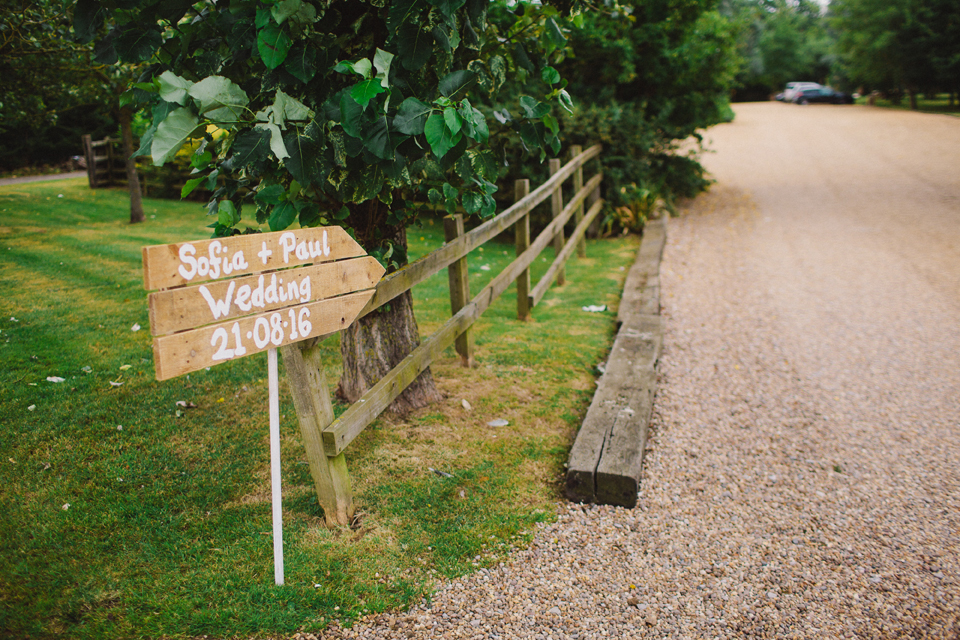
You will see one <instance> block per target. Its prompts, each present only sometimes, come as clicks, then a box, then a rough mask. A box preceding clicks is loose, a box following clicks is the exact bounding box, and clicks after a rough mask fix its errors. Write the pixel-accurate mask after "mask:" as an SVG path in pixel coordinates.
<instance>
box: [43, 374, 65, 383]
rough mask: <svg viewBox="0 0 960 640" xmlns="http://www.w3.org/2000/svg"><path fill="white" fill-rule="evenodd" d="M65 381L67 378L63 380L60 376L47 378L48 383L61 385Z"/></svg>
mask: <svg viewBox="0 0 960 640" xmlns="http://www.w3.org/2000/svg"><path fill="white" fill-rule="evenodd" d="M64 379H65V378H61V377H60V376H47V382H54V383H59V382H63V381H64Z"/></svg>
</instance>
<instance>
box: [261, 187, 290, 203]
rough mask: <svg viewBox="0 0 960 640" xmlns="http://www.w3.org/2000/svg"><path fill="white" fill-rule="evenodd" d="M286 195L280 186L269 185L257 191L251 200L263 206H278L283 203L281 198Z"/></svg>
mask: <svg viewBox="0 0 960 640" xmlns="http://www.w3.org/2000/svg"><path fill="white" fill-rule="evenodd" d="M286 193H287V191H286V189H284V188H283V185H282V184H271V185H267V186H265V187H263V188H261V189H260V190H259V191H257V193H256V195H255V196H253V198H254V200H257V201H258V202H263V203H265V204H280V203H281V202H283V197H284V196H285V195H286Z"/></svg>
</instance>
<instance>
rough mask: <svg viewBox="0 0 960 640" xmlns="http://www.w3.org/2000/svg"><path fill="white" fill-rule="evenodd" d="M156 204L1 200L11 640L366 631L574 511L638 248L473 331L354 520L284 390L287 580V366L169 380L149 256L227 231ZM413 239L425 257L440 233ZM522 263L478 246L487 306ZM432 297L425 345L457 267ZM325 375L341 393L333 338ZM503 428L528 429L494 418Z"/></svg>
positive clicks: (585, 266)
mask: <svg viewBox="0 0 960 640" xmlns="http://www.w3.org/2000/svg"><path fill="white" fill-rule="evenodd" d="M145 208H146V213H147V221H146V222H145V223H143V224H139V225H135V226H131V225H129V224H127V222H126V220H128V219H129V213H128V204H127V201H126V199H125V194H124V192H123V191H119V190H104V191H91V190H90V189H88V188H87V187H86V181H85V180H83V179H80V180H69V181H54V182H40V183H32V184H28V185H19V186H5V187H0V288H2V291H3V292H4V293H3V298H2V300H3V302H2V309H0V359H2V363H3V366H2V369H0V389H2V394H0V424H2V428H0V447H2V458H0V511H2V517H0V553H2V556H3V558H4V561H3V563H2V568H0V630H3V632H4V633H2V634H0V635H3V636H4V637H69V638H106V637H109V638H119V637H191V636H203V635H204V634H211V635H217V636H231V637H234V636H243V637H260V636H267V635H283V634H292V633H294V632H297V631H316V630H319V629H322V628H323V627H324V626H325V625H326V624H328V623H329V622H330V621H331V620H340V621H341V622H342V623H344V624H350V622H351V621H352V620H355V619H357V618H358V617H361V616H363V615H364V614H365V613H367V612H378V611H383V610H386V609H391V608H399V607H404V606H407V605H409V604H410V603H412V602H413V601H415V600H416V599H417V598H418V597H420V596H422V595H423V594H426V593H429V591H430V590H431V589H432V588H433V586H434V585H435V584H436V582H437V581H438V580H440V579H443V578H449V577H453V576H458V575H462V574H464V573H467V572H469V571H472V570H474V569H475V567H477V566H487V565H490V564H492V563H494V562H497V561H498V560H499V559H501V558H503V556H504V554H505V553H506V552H507V551H508V550H509V549H510V548H511V547H513V546H515V545H517V544H523V542H524V540H526V539H528V536H529V535H530V532H531V530H532V527H533V525H534V524H535V523H536V522H538V521H543V520H548V519H551V518H552V517H553V514H554V507H553V504H554V502H555V501H556V500H558V499H559V497H560V493H559V480H560V478H561V477H562V473H563V464H564V462H565V461H566V457H567V454H568V452H569V447H570V445H571V443H572V440H573V437H574V435H575V433H576V430H577V428H578V426H579V424H580V421H581V419H582V417H583V415H584V414H585V412H586V408H587V406H588V405H589V402H590V399H591V397H592V393H593V390H594V388H595V382H594V380H595V366H596V365H597V363H599V362H600V361H602V360H603V359H604V358H605V357H606V353H607V351H608V350H609V348H610V344H611V342H612V339H613V332H614V323H615V313H614V311H608V312H605V313H585V312H583V311H581V306H584V305H588V304H607V305H610V306H612V307H613V309H614V310H615V309H616V304H617V301H618V299H619V293H620V289H621V287H622V283H623V279H624V276H625V274H626V271H625V269H624V268H625V267H629V265H630V264H631V263H632V261H633V257H634V255H635V253H636V248H637V242H638V240H637V238H635V237H625V238H618V239H612V240H603V241H595V242H590V243H589V244H588V256H589V258H588V259H585V260H576V259H574V260H573V261H572V262H571V263H570V264H569V265H568V268H567V273H568V283H567V284H566V285H565V286H564V287H561V288H555V289H553V290H552V292H551V293H549V294H548V295H547V297H546V298H545V299H544V300H543V302H542V303H541V305H540V306H539V307H538V308H537V309H536V310H535V311H534V320H533V321H532V322H528V323H521V322H518V321H517V320H516V302H515V296H514V293H515V292H514V291H512V290H511V291H508V292H507V293H506V294H505V295H504V297H503V298H501V299H500V300H499V301H498V302H497V303H495V304H494V305H493V306H492V307H491V308H490V309H489V310H488V312H487V313H486V314H485V315H484V317H483V318H482V319H481V320H480V321H479V322H478V324H477V325H475V329H474V335H475V340H476V346H477V353H476V355H477V359H478V361H479V365H480V366H478V367H477V368H475V369H469V370H466V369H462V368H460V367H459V366H457V362H458V361H457V358H456V357H455V354H454V353H453V352H452V350H450V351H448V353H447V355H446V356H445V358H444V359H443V360H442V361H441V362H439V363H437V364H436V365H435V366H434V367H433V372H434V376H435V378H436V380H437V383H438V385H439V387H440V389H441V390H442V392H443V393H444V395H445V400H444V401H442V402H441V403H438V404H437V405H435V406H432V407H429V408H427V409H425V410H423V411H421V412H419V413H418V414H416V415H413V416H410V417H407V418H405V419H398V418H395V417H393V418H391V417H389V416H385V417H383V418H381V419H380V420H379V421H377V422H376V423H375V424H374V425H372V426H371V427H369V428H368V429H367V430H366V431H365V432H364V434H363V435H361V436H360V437H359V438H358V439H357V441H356V442H355V443H354V444H353V445H352V446H351V447H350V448H349V449H348V450H347V463H348V466H349V468H350V473H351V477H352V480H353V485H354V490H355V494H356V502H357V504H358V506H359V511H360V517H359V519H358V522H357V524H356V526H355V527H353V528H343V529H334V530H330V529H327V528H326V527H324V525H323V517H322V511H321V509H320V507H319V505H318V504H317V500H316V496H315V494H314V493H313V483H312V480H311V478H310V474H309V469H308V467H307V463H306V456H305V454H304V451H303V447H302V444H301V441H300V435H299V429H298V427H297V422H296V416H295V414H294V410H293V403H292V401H291V399H290V396H289V393H288V392H287V389H286V386H285V384H282V385H281V414H282V418H281V423H282V424H281V437H282V444H281V448H282V459H283V468H282V473H283V485H284V503H283V507H284V527H285V528H284V544H285V564H286V584H285V586H283V587H277V586H275V585H274V583H273V560H272V558H273V556H272V546H271V544H272V543H271V535H270V531H271V524H270V486H269V450H268V448H269V442H268V417H267V389H266V377H267V373H266V356H265V354H259V355H256V356H252V357H250V358H246V359H242V360H239V361H233V362H228V363H225V364H223V365H220V366H217V367H214V368H212V369H210V370H206V371H198V372H195V373H193V374H190V375H188V376H183V377H180V378H177V379H174V380H170V381H166V382H163V383H159V382H156V381H155V380H154V375H153V359H152V357H153V356H152V347H151V337H150V331H149V321H148V316H147V305H146V292H145V291H144V290H143V286H142V275H141V258H140V256H141V253H140V250H141V247H142V246H145V245H149V244H161V243H169V242H175V241H182V240H189V239H200V238H205V237H208V235H209V232H208V230H207V229H206V228H205V225H206V224H208V222H209V219H207V218H205V217H204V216H203V215H202V210H201V207H200V206H199V205H197V204H196V203H181V202H170V201H156V200H147V201H146V203H145ZM409 237H410V244H411V251H412V254H413V255H414V256H418V255H423V254H424V253H427V252H429V251H430V250H432V249H434V248H436V247H437V246H439V245H440V244H441V243H442V224H441V223H440V221H439V220H435V221H431V220H428V221H426V222H425V223H424V225H423V226H422V227H421V228H419V229H418V228H413V229H411V230H410V232H409ZM512 255H513V246H512V244H497V243H490V244H488V245H486V246H485V247H484V248H483V250H478V251H475V252H474V253H473V254H472V255H471V256H470V258H469V261H470V267H471V274H472V275H471V276H470V283H471V288H472V290H473V291H474V292H477V291H479V290H480V288H481V287H482V286H483V285H484V284H486V282H488V281H489V280H490V279H491V278H492V277H493V276H494V275H496V274H497V273H498V272H499V271H500V269H501V268H502V267H503V266H504V265H506V264H508V263H509V261H510V260H511V259H512ZM550 259H552V258H551V254H550V250H548V252H547V254H546V255H545V256H544V259H543V261H540V262H538V263H537V269H539V272H541V273H542V272H543V271H544V270H545V269H546V267H547V260H550ZM484 266H489V267H490V269H489V270H484V269H482V268H481V267H484ZM414 300H415V309H416V312H417V317H418V322H419V324H420V330H421V334H422V335H427V334H429V333H430V332H432V331H433V330H435V329H436V328H437V327H439V326H440V324H441V323H442V322H443V321H444V320H445V319H446V318H447V317H449V298H448V293H447V276H446V273H445V272H441V273H439V274H437V275H436V276H434V277H433V278H431V279H430V280H429V281H427V282H426V283H424V284H423V285H421V286H419V287H417V288H416V289H415V291H414ZM137 325H139V327H140V329H139V330H136V331H135V330H134V328H135V327H136V326H137ZM324 361H325V363H326V366H327V367H328V373H329V375H330V377H331V380H333V381H335V380H336V379H337V376H338V374H339V367H340V359H339V348H338V344H337V341H336V339H335V338H331V339H328V340H327V341H326V342H325V343H324ZM281 373H282V371H281ZM48 378H54V379H56V378H62V379H63V381H62V382H55V381H50V380H48ZM463 400H466V401H467V402H468V403H469V404H470V405H471V407H472V408H471V410H467V409H466V408H465V407H464V403H463ZM178 402H182V403H184V404H187V405H188V407H189V408H188V407H184V406H179V405H178ZM189 405H196V406H195V407H190V406H189ZM344 409H345V407H343V406H338V407H337V411H338V413H339V412H342V411H343V410H344ZM496 418H503V419H506V420H508V421H509V423H510V424H509V426H507V427H497V428H493V427H489V426H487V423H488V422H489V421H491V420H493V419H496ZM431 467H432V468H434V469H441V470H443V471H446V472H448V473H450V474H452V477H450V478H447V477H441V476H438V475H436V474H434V473H432V472H430V471H429V470H428V468H431Z"/></svg>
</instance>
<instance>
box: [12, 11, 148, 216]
mask: <svg viewBox="0 0 960 640" xmlns="http://www.w3.org/2000/svg"><path fill="white" fill-rule="evenodd" d="M0 6H2V11H3V16H4V17H3V23H2V26H0V38H2V40H0V166H3V167H4V168H7V169H15V168H18V167H22V166H27V165H30V164H56V163H60V162H63V161H64V160H66V159H68V158H69V157H70V156H72V155H75V154H76V153H77V151H78V150H79V149H80V140H81V136H82V135H83V134H84V133H89V134H91V135H94V136H97V137H99V136H100V135H107V134H112V133H114V132H115V131H116V128H117V126H118V125H119V127H120V129H121V132H122V138H123V141H124V156H125V158H127V181H128V185H129V188H130V222H132V223H133V222H142V221H143V219H144V214H143V204H142V202H141V198H140V183H139V179H138V177H137V172H136V165H135V164H134V162H133V161H132V160H131V159H130V156H131V154H132V152H133V150H132V148H131V147H132V132H131V127H130V120H131V116H132V110H131V109H130V108H129V107H124V106H121V104H120V96H121V94H122V93H123V91H124V90H125V88H126V85H127V84H128V83H129V81H130V75H131V73H132V70H131V69H129V68H126V67H107V66H104V65H97V64H93V62H92V57H93V51H92V48H91V47H89V46H84V45H82V44H80V43H77V42H75V41H74V39H73V38H72V37H71V36H72V34H71V21H70V14H69V8H70V3H69V2H58V1H56V0H54V1H51V0H42V1H40V2H10V1H9V0H0Z"/></svg>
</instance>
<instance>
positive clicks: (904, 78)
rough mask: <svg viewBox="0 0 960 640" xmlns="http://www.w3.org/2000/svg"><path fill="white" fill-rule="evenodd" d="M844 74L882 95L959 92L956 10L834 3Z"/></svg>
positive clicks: (940, 4) (938, 1)
mask: <svg viewBox="0 0 960 640" xmlns="http://www.w3.org/2000/svg"><path fill="white" fill-rule="evenodd" d="M830 18H831V24H832V26H833V27H834V28H835V29H836V30H837V33H838V40H837V46H838V51H839V53H840V56H841V61H842V63H843V70H844V72H845V73H846V75H847V76H848V77H849V78H850V80H851V81H852V82H854V83H858V84H863V85H865V86H866V87H869V88H873V89H880V90H885V91H891V90H892V91H899V90H906V91H907V92H909V93H910V94H911V96H915V95H916V93H917V91H920V90H924V91H935V90H947V91H951V92H955V91H957V90H958V89H960V4H958V3H956V2H955V1H953V0H835V2H834V3H832V4H831V6H830Z"/></svg>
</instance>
